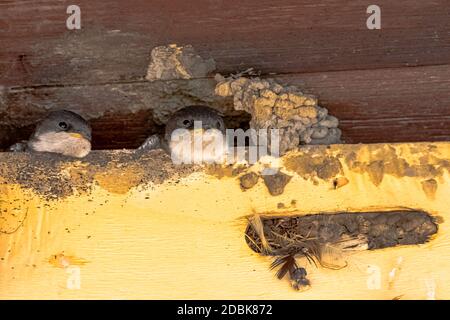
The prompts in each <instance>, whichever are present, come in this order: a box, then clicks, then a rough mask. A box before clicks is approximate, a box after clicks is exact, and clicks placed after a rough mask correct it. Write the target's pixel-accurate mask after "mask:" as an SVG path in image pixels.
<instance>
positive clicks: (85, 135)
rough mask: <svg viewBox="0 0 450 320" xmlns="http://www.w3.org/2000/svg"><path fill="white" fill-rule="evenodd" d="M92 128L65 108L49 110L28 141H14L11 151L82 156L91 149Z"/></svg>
mask: <svg viewBox="0 0 450 320" xmlns="http://www.w3.org/2000/svg"><path fill="white" fill-rule="evenodd" d="M91 139H92V130H91V127H90V125H89V124H88V123H87V121H86V120H85V119H83V118H82V117H81V116H80V115H78V114H76V113H74V112H72V111H67V110H58V111H52V112H50V113H49V114H48V115H47V117H46V118H45V119H43V120H42V121H41V122H40V123H39V124H38V125H37V126H36V129H35V130H34V132H33V134H32V135H31V137H30V139H29V140H28V141H24V142H21V143H16V144H15V145H13V146H11V147H10V150H11V151H32V152H51V153H58V154H62V155H66V156H70V157H76V158H82V157H84V156H86V155H87V154H88V153H89V152H90V151H91Z"/></svg>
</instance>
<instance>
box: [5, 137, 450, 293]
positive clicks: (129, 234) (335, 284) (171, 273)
mask: <svg viewBox="0 0 450 320" xmlns="http://www.w3.org/2000/svg"><path fill="white" fill-rule="evenodd" d="M301 152H303V151H301ZM301 152H300V153H298V154H301ZM308 152H309V153H310V155H311V154H315V155H316V156H320V157H321V156H325V155H327V156H333V157H338V158H339V156H338V155H339V154H341V155H342V154H344V155H345V154H349V153H355V156H356V159H358V160H359V161H363V162H366V161H369V162H370V161H373V160H377V161H379V160H378V159H380V154H381V155H383V154H385V153H386V152H388V153H390V154H392V152H394V153H395V154H396V155H397V156H398V157H401V158H402V159H404V160H405V161H407V162H408V163H409V164H411V165H412V164H420V163H422V160H421V159H423V158H424V157H425V158H426V159H427V163H428V164H430V165H432V166H435V165H437V164H438V163H440V161H439V159H449V158H450V144H449V143H433V144H428V143H427V144H425V143H422V144H398V145H397V144H393V145H340V146H332V147H331V148H328V149H327V148H325V147H313V148H311V149H309V150H308ZM105 154H106V153H105ZM116 154H117V155H118V156H119V155H120V152H116ZM97 155H98V156H99V157H101V152H98V153H97ZM291 155H293V154H291ZM13 157H15V158H16V161H17V162H18V163H24V158H25V155H21V154H16V155H13ZM3 158H5V159H9V160H10V159H11V155H8V156H6V155H3V154H1V153H0V160H1V159H3ZM339 159H340V161H341V162H342V165H343V173H342V175H343V176H345V177H346V178H347V179H348V180H349V183H348V184H347V185H345V186H343V187H341V188H339V189H337V190H335V189H334V188H333V187H332V181H324V180H320V181H318V183H314V182H313V181H312V180H310V179H305V178H304V177H303V176H301V175H299V174H297V173H295V172H290V171H286V172H287V173H288V174H290V175H292V179H291V181H290V182H289V184H288V185H287V186H286V188H285V189H284V193H283V194H282V195H280V196H276V197H273V196H270V195H269V193H268V191H267V188H266V186H265V185H264V183H263V182H261V179H260V182H259V183H258V184H257V185H256V186H254V187H253V188H252V189H249V190H247V191H245V192H244V191H242V190H241V188H240V186H239V179H238V178H237V177H227V176H226V177H222V178H221V179H218V178H217V177H215V176H211V175H208V174H205V173H204V172H202V171H197V172H194V173H192V174H191V175H189V176H186V177H184V178H182V179H179V180H178V182H176V183H174V181H166V182H165V183H163V184H157V185H152V184H149V185H139V186H137V187H136V188H132V189H131V190H129V191H128V192H127V193H125V194H124V193H123V192H122V191H121V192H120V193H115V192H114V190H116V191H117V190H119V189H121V188H119V187H120V186H121V185H122V184H123V183H124V180H127V176H126V172H127V164H126V163H120V166H117V168H116V169H114V170H111V172H110V173H111V175H110V177H111V179H110V182H109V184H110V185H109V187H111V188H108V190H112V191H110V192H108V191H107V189H105V188H103V187H102V186H103V185H102V184H95V183H94V187H93V189H91V190H90V192H88V193H81V194H79V195H74V196H70V197H65V198H62V197H61V198H57V199H54V200H52V201H45V200H43V199H42V198H41V197H39V196H38V195H37V194H36V193H34V192H33V191H32V190H30V189H26V188H24V186H21V185H20V184H11V183H6V184H4V183H2V184H0V191H1V192H0V207H1V209H2V219H0V231H5V230H9V229H10V228H11V226H13V225H14V224H15V225H17V223H18V221H20V220H24V222H23V225H21V226H20V227H19V228H17V231H16V232H12V233H11V234H5V233H0V258H1V259H0V283H1V284H2V285H1V286H0V298H2V299H18V298H31V299H33V298H34V299H36V298H37V299H117V298H130V299H132V298H134V299H143V298H145V299H151V298H154V299H299V300H303V299H393V298H395V297H398V296H401V299H448V298H450V287H449V286H448V283H449V281H450V273H449V272H448V270H449V268H450V256H449V252H450V250H449V246H450V216H449V210H448V194H449V192H450V178H449V175H448V171H446V170H444V171H442V172H441V175H437V176H433V177H434V178H436V181H437V183H436V184H437V190H436V192H435V194H434V199H432V198H431V197H430V196H429V195H427V193H426V192H424V190H423V189H422V184H421V182H422V181H423V179H424V178H423V177H421V176H408V177H399V176H396V175H392V174H389V173H385V174H384V178H383V180H382V182H381V183H380V184H379V185H375V184H374V182H373V180H372V179H371V178H370V175H368V174H367V173H366V172H357V171H354V170H352V169H350V168H349V167H348V166H347V165H346V162H345V160H344V159H345V156H340V158H339ZM390 159H391V160H392V158H390ZM431 159H434V160H431ZM113 160H114V159H113ZM115 160H117V159H115ZM115 160H114V161H112V162H113V163H114V162H115ZM391 160H390V161H391ZM25 162H26V161H25ZM388 162H389V161H388ZM19 167H20V166H19ZM75 167H78V168H86V169H89V167H90V164H89V162H87V161H84V160H83V161H82V163H80V161H74V162H70V161H68V162H67V163H66V164H65V165H64V170H63V172H61V173H62V174H63V175H64V174H67V172H68V171H70V170H71V169H73V168H75ZM258 168H259V169H262V166H260V167H258V166H257V167H256V168H255V167H253V169H252V170H258ZM447 168H448V167H447ZM100 169H101V170H104V168H98V169H95V168H94V170H100ZM155 170H156V169H155ZM282 170H285V169H284V167H283V169H282ZM20 171H21V170H18V171H17V172H14V171H12V169H11V168H10V170H9V172H8V170H6V171H2V172H1V175H0V180H1V179H5V180H7V179H10V178H11V177H14V176H15V175H20V174H21V173H20ZM44 172H45V171H44ZM124 174H125V175H124ZM420 175H422V173H420ZM31 179H35V178H33V177H31ZM113 186H116V187H115V188H112V187H113ZM292 200H295V201H296V203H295V204H293V202H292ZM279 203H283V204H285V207H284V208H283V209H280V206H279ZM398 207H409V208H415V209H423V210H425V211H427V212H430V213H431V214H432V215H433V216H440V219H439V221H440V223H439V230H438V233H437V235H436V237H434V238H433V239H432V240H431V241H430V242H429V243H427V244H425V245H420V246H401V247H395V248H387V249H382V250H374V251H362V252H358V253H354V254H349V255H346V256H345V257H346V259H347V261H348V267H346V268H344V269H341V270H330V269H324V268H318V269H316V268H314V267H313V266H309V265H307V264H306V262H305V261H302V260H299V263H301V264H302V265H304V266H306V267H307V268H308V272H309V278H310V280H311V289H310V290H308V291H306V292H296V291H294V290H292V288H290V286H289V283H288V281H287V280H283V281H280V280H278V279H276V277H275V272H274V271H271V270H269V265H270V263H271V261H272V259H271V258H269V257H263V256H260V255H258V254H256V253H255V252H253V251H252V250H251V249H250V248H249V247H248V246H247V244H246V242H245V238H244V232H245V228H246V225H247V220H246V218H245V217H246V216H249V215H252V214H254V213H260V214H265V215H271V216H280V215H281V216H288V215H298V214H300V215H302V214H308V213H318V212H339V211H347V210H349V211H354V212H358V211H367V210H368V208H370V210H372V211H373V210H374V209H384V210H386V209H392V208H398ZM25 212H27V217H26V219H22V218H23V216H24V213H25ZM5 218H6V219H5ZM60 254H63V255H64V256H65V257H67V260H65V262H66V263H65V264H62V263H58V260H57V261H55V258H54V257H55V255H60ZM399 261H401V264H400V265H399V264H398V263H399ZM60 262H61V261H60ZM394 268H397V273H396V276H395V277H394V278H393V281H390V280H389V279H390V278H389V274H390V273H391V272H392V270H393V269H394ZM77 270H78V271H77ZM374 270H375V271H374ZM75 271H77V272H78V275H79V276H80V277H79V280H80V282H79V284H80V287H79V288H76V287H75V288H74V287H73V286H72V287H71V285H72V284H73V280H74V277H75V275H76V273H75ZM373 272H378V275H379V276H380V278H379V279H380V282H379V287H377V286H373V283H372V282H371V279H373V278H371V276H372V275H373ZM336 288H339V290H337V289H336Z"/></svg>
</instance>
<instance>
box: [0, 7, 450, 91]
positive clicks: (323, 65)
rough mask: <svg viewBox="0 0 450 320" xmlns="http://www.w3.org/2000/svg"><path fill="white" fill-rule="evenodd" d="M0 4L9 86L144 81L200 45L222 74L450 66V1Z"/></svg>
mask: <svg viewBox="0 0 450 320" xmlns="http://www.w3.org/2000/svg"><path fill="white" fill-rule="evenodd" d="M76 3H77V4H78V5H79V6H80V7H81V11H82V27H83V29H82V30H80V31H68V30H67V29H66V27H65V19H66V18H67V14H66V7H67V5H69V4H72V1H68V0H62V1H56V0H40V1H28V0H27V1H25V0H20V1H2V2H1V3H0V44H1V45H0V84H3V85H21V86H22V85H34V84H68V83H70V84H74V83H104V82H111V81H128V80H135V79H139V78H141V77H142V76H143V75H144V74H145V72H146V67H147V65H148V59H149V58H148V54H149V51H150V50H151V48H152V47H154V46H157V45H162V44H168V43H178V44H192V45H194V47H195V48H197V49H198V51H199V52H200V53H201V54H202V55H204V56H206V57H213V58H214V59H215V60H216V61H217V67H218V71H219V72H222V73H228V72H235V71H238V70H243V69H246V68H248V67H254V68H255V69H256V70H261V71H262V72H263V73H264V74H267V73H298V72H323V71H331V70H355V69H373V68H386V67H401V66H420V65H437V64H449V63H450V2H449V1H448V0H433V1H420V0H402V1H390V0H389V1H388V0H379V1H376V4H378V5H379V6H380V7H381V10H382V29H381V30H367V28H366V18H367V14H366V8H367V6H368V5H369V4H371V3H370V2H367V1H366V0H353V1H344V0H327V1H320V2H318V1H316V0H280V1H275V2H274V1H272V0H249V1H238V0H227V1H217V0H214V1H213V0H193V1H185V0H171V1H167V0H153V1H144V0H128V1H120V0H109V1H90V0H78V1H76Z"/></svg>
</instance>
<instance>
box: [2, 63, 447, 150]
mask: <svg viewBox="0 0 450 320" xmlns="http://www.w3.org/2000/svg"><path fill="white" fill-rule="evenodd" d="M277 80H278V81H279V82H280V83H283V84H293V85H297V86H298V87H299V88H301V89H302V90H304V91H305V92H307V93H310V94H313V95H316V96H318V97H319V104H320V105H322V106H324V107H326V108H328V109H329V111H330V114H333V115H335V116H337V117H338V118H339V119H340V120H341V125H340V127H341V128H342V130H343V139H344V141H346V142H347V143H373V142H402V141H428V140H429V141H440V140H448V139H449V138H450V90H449V88H450V66H449V65H446V66H428V67H414V68H392V69H377V70H356V71H337V72H324V73H309V74H289V75H283V76H279V77H277ZM194 83H195V85H194ZM214 85H215V81H214V80H212V79H202V80H195V81H194V82H192V81H185V80H179V81H175V82H173V81H166V82H163V81H157V82H153V83H150V82H146V81H135V82H130V83H117V84H100V85H97V86H89V85H87V86H61V87H59V86H44V87H31V88H20V87H19V88H11V89H10V90H9V91H8V92H7V93H5V98H4V104H3V113H2V108H1V107H0V115H3V118H2V119H0V132H3V133H4V134H3V135H0V144H1V145H3V146H5V147H6V146H8V145H9V144H12V143H13V142H15V141H17V140H20V139H26V138H27V137H28V136H29V134H30V131H31V130H32V127H33V126H32V125H33V123H34V122H35V121H37V119H39V117H42V116H43V115H44V114H45V113H46V112H47V111H46V110H47V109H48V108H51V109H60V108H70V109H71V110H74V111H76V112H79V113H81V114H82V115H83V116H85V117H87V118H88V119H90V120H91V121H92V125H93V131H94V148H96V149H105V148H110V149H111V148H134V147H137V146H139V144H140V143H142V142H143V141H144V140H145V138H146V137H147V136H148V135H149V134H150V133H154V132H158V131H161V130H162V127H161V126H160V125H161V120H159V121H156V122H155V119H154V118H155V115H154V111H155V110H163V109H167V110H169V109H170V108H173V107H178V108H181V107H182V106H183V105H188V104H198V103H205V104H208V105H211V106H213V107H216V108H219V109H222V110H224V111H226V113H227V114H228V115H233V114H235V115H237V119H238V120H239V119H241V120H240V121H241V122H239V121H237V122H236V121H234V122H233V121H230V122H229V123H230V124H232V125H233V124H234V125H235V126H236V125H237V126H239V125H243V121H245V120H247V121H248V118H245V117H242V115H239V114H236V113H233V112H231V110H232V106H231V105H232V102H231V101H224V100H223V99H222V98H219V97H215V96H214V94H213V89H214ZM0 106H1V101H0ZM1 136H3V137H4V140H3V141H1Z"/></svg>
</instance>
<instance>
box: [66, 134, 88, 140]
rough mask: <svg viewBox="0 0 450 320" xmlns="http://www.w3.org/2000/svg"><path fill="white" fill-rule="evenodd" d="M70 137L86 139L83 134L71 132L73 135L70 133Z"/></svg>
mask: <svg viewBox="0 0 450 320" xmlns="http://www.w3.org/2000/svg"><path fill="white" fill-rule="evenodd" d="M69 135H70V136H71V137H72V138H77V139H86V138H85V137H84V136H83V135H82V134H80V133H76V132H71V133H69ZM86 140H87V139H86Z"/></svg>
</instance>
